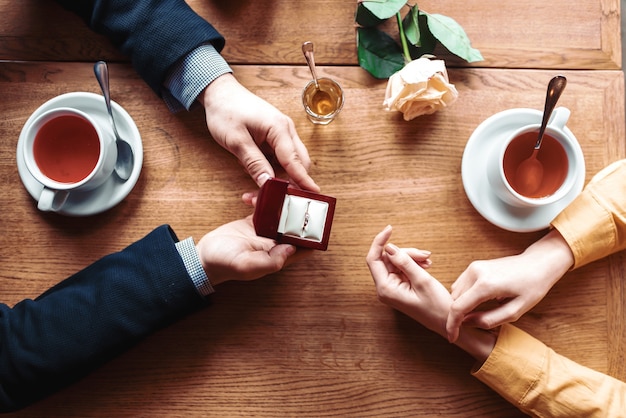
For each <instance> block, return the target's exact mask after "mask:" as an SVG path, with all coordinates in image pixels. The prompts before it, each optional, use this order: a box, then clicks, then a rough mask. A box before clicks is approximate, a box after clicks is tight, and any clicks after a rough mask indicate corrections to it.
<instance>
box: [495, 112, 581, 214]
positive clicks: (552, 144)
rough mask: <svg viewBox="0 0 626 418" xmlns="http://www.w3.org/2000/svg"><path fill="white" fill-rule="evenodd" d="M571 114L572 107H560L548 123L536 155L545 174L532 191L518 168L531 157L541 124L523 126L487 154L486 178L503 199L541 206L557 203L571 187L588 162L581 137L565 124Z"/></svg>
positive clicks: (516, 203) (520, 204)
mask: <svg viewBox="0 0 626 418" xmlns="http://www.w3.org/2000/svg"><path fill="white" fill-rule="evenodd" d="M569 116H570V111H569V109H567V108H565V107H558V108H556V109H555V110H554V112H553V114H552V117H551V118H550V120H549V122H548V125H547V127H546V131H545V134H544V137H543V140H542V144H541V148H540V149H539V152H538V153H537V157H536V158H537V159H538V160H539V161H540V162H541V163H542V167H543V175H542V176H541V177H540V178H541V181H540V182H539V183H538V184H537V188H535V187H532V190H533V191H532V192H530V191H529V189H528V187H522V185H521V184H522V183H523V181H524V179H521V178H520V177H521V176H522V174H521V172H518V171H517V167H518V166H519V164H520V163H521V162H522V161H524V160H525V159H527V158H529V157H531V155H532V152H533V148H534V145H535V143H536V141H537V137H538V134H539V127H540V125H539V124H533V125H526V126H523V127H521V128H519V129H517V130H516V131H515V132H513V133H511V134H510V135H508V137H505V138H502V141H501V142H499V143H498V144H497V145H496V146H495V147H494V148H493V150H492V152H491V153H490V155H488V156H487V161H486V164H487V177H488V179H489V184H490V185H491V187H492V189H493V191H494V193H495V194H496V195H497V196H498V197H499V198H500V199H501V200H502V201H504V202H505V203H508V204H509V205H512V206H516V207H539V206H545V205H549V204H552V203H554V202H557V201H558V200H560V199H562V198H563V197H565V196H566V195H567V194H568V193H569V192H570V191H571V190H572V187H574V184H575V182H576V178H577V177H578V175H579V173H580V172H581V171H582V172H584V171H585V161H584V157H583V153H582V150H581V148H580V144H579V143H578V140H577V139H576V137H575V136H574V135H573V134H572V133H571V131H569V129H567V128H566V127H565V124H566V123H567V121H568V119H569ZM516 175H517V176H516Z"/></svg>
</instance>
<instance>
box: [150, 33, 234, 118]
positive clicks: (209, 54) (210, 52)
mask: <svg viewBox="0 0 626 418" xmlns="http://www.w3.org/2000/svg"><path fill="white" fill-rule="evenodd" d="M232 72H233V70H232V69H231V68H230V66H229V65H228V63H227V62H226V60H225V59H224V58H223V57H222V56H221V55H220V53H219V52H217V50H216V49H215V48H214V47H213V45H211V44H205V45H200V46H199V47H197V48H196V49H194V50H193V51H191V52H190V53H189V54H187V55H186V56H185V57H184V58H183V59H182V60H181V61H179V62H178V63H177V64H175V65H174V67H173V68H172V70H171V71H170V74H169V75H168V76H167V78H166V79H165V83H164V91H163V92H162V93H163V100H164V101H165V103H166V104H167V107H168V108H169V109H170V110H171V111H172V112H178V111H180V110H183V109H187V110H189V109H190V108H191V106H192V105H193V104H194V103H195V101H196V99H197V98H198V95H199V94H200V93H201V92H202V90H204V88H205V87H206V86H208V85H209V84H210V83H211V82H212V81H213V80H215V79H216V78H218V77H219V76H221V75H224V74H226V73H232Z"/></svg>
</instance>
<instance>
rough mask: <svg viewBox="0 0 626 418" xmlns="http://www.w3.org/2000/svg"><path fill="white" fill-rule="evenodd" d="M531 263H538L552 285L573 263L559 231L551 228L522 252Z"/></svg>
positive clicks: (572, 258) (571, 254) (570, 252)
mask: <svg viewBox="0 0 626 418" xmlns="http://www.w3.org/2000/svg"><path fill="white" fill-rule="evenodd" d="M523 254H524V255H525V256H528V257H529V258H530V259H531V260H532V263H533V264H540V266H539V267H538V268H539V269H541V270H543V271H545V272H546V273H547V274H546V277H548V278H549V279H550V281H551V283H550V285H554V284H555V283H556V282H557V281H558V280H559V279H560V278H561V277H563V275H564V274H565V273H566V272H567V271H568V270H570V269H571V268H572V266H573V265H574V254H573V253H572V250H571V249H570V247H569V245H568V244H567V241H565V239H564V238H563V236H562V235H561V233H560V232H559V231H558V230H556V229H552V230H550V232H548V233H547V234H546V235H545V236H543V237H542V238H541V239H539V240H538V241H536V242H535V243H534V244H532V245H531V246H530V247H528V248H527V249H526V251H524V253H523Z"/></svg>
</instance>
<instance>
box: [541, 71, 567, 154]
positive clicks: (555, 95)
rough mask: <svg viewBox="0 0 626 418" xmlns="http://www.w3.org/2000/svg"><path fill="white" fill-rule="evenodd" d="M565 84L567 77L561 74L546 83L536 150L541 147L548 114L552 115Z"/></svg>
mask: <svg viewBox="0 0 626 418" xmlns="http://www.w3.org/2000/svg"><path fill="white" fill-rule="evenodd" d="M566 85H567V78H565V76H562V75H557V76H555V77H553V78H552V80H550V83H548V90H547V91H546V103H545V105H544V107H543V119H542V120H541V127H540V128H539V137H538V138H537V143H536V144H535V149H536V150H537V149H539V147H541V140H542V139H543V134H544V132H545V131H546V126H547V125H548V121H549V120H550V116H552V111H553V110H554V107H555V106H556V103H557V102H558V101H559V97H561V93H563V90H564V89H565V86H566Z"/></svg>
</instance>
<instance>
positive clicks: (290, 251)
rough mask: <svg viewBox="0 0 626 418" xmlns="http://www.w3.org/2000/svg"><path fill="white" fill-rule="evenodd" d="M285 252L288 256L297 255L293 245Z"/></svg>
mask: <svg viewBox="0 0 626 418" xmlns="http://www.w3.org/2000/svg"><path fill="white" fill-rule="evenodd" d="M285 252H286V253H287V256H290V255H294V254H295V253H296V247H295V246H293V245H290V246H288V247H287V249H286V250H285Z"/></svg>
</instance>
